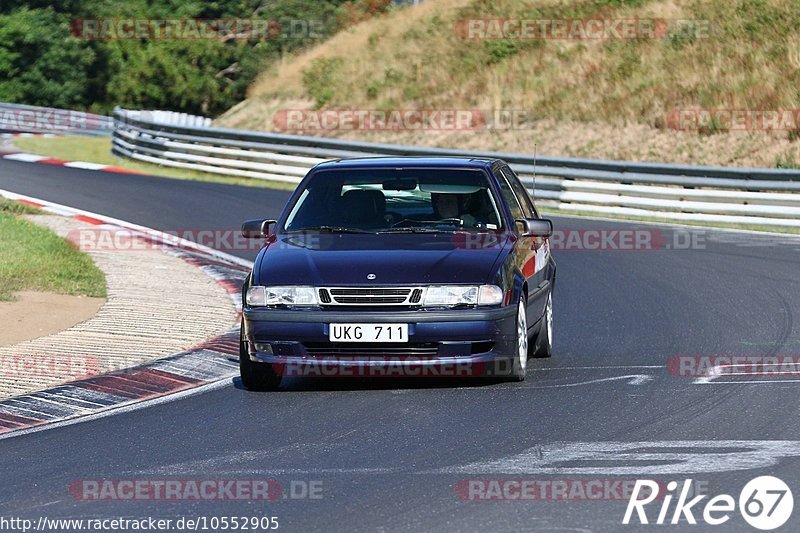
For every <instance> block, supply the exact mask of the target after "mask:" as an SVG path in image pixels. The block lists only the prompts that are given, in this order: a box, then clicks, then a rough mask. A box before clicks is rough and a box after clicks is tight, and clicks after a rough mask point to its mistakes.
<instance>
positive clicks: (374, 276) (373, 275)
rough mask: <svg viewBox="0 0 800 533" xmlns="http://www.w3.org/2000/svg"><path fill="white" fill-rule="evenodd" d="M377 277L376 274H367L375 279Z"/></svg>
mask: <svg viewBox="0 0 800 533" xmlns="http://www.w3.org/2000/svg"><path fill="white" fill-rule="evenodd" d="M376 277H377V276H376V275H375V274H367V279H375V278H376Z"/></svg>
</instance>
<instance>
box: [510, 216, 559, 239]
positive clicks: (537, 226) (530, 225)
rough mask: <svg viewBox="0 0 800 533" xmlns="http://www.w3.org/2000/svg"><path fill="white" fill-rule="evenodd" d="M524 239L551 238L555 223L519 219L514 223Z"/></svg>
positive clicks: (547, 220)
mask: <svg viewBox="0 0 800 533" xmlns="http://www.w3.org/2000/svg"><path fill="white" fill-rule="evenodd" d="M514 223H515V224H516V226H517V231H518V232H519V234H520V236H522V237H550V236H551V235H553V221H552V220H549V219H546V218H518V219H517V220H515V221H514Z"/></svg>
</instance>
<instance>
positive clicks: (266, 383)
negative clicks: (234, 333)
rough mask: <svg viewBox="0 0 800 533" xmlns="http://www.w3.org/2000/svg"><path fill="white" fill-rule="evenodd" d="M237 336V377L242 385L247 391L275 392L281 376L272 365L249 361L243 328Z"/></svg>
mask: <svg viewBox="0 0 800 533" xmlns="http://www.w3.org/2000/svg"><path fill="white" fill-rule="evenodd" d="M241 331H242V333H240V335H239V375H241V377H242V385H244V388H246V389H247V390H253V391H266V390H276V389H277V388H278V387H280V385H281V376H279V375H278V374H276V373H275V371H274V370H273V369H272V365H269V364H265V363H256V362H255V361H251V360H250V354H249V353H247V346H246V345H245V342H244V328H242V330H241Z"/></svg>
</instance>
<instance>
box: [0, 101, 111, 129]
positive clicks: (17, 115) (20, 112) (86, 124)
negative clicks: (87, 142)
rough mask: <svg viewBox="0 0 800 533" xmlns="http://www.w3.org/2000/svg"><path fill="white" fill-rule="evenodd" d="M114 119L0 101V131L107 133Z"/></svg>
mask: <svg viewBox="0 0 800 533" xmlns="http://www.w3.org/2000/svg"><path fill="white" fill-rule="evenodd" d="M113 129H114V119H113V118H112V117H107V116H104V115H97V114H95V113H86V112H84V111H72V110H67V109H54V108H50V107H37V106H30V105H23V104H8V103H0V133H37V134H39V133H44V134H47V133H52V134H82V135H103V136H107V135H111V132H112V130H113Z"/></svg>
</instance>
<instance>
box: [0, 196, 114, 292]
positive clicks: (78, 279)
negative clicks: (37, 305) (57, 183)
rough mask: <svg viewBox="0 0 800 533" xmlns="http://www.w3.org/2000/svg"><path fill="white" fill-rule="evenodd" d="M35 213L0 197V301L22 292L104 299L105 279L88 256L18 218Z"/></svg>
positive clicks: (53, 235) (51, 233)
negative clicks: (21, 215)
mask: <svg viewBox="0 0 800 533" xmlns="http://www.w3.org/2000/svg"><path fill="white" fill-rule="evenodd" d="M37 212H38V210H36V209H35V208H33V207H30V206H27V205H25V204H21V203H19V202H12V201H10V200H6V199H3V198H0V301H11V300H13V299H14V293H15V292H18V291H23V290H35V291H42V292H55V293H58V294H70V295H82V296H94V297H105V296H106V281H105V276H104V275H103V272H101V271H100V269H99V268H97V266H96V265H95V264H94V263H93V262H92V260H91V258H90V257H89V256H88V255H86V254H84V253H82V252H80V251H78V250H77V249H76V248H75V247H74V246H73V245H72V244H70V243H69V242H68V241H67V240H65V239H62V238H61V237H59V236H58V235H56V234H55V233H53V232H52V231H50V230H48V229H46V228H43V227H40V226H37V225H36V224H33V223H31V222H29V221H27V220H25V219H24V218H22V217H20V216H19V215H20V214H34V213H37Z"/></svg>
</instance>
